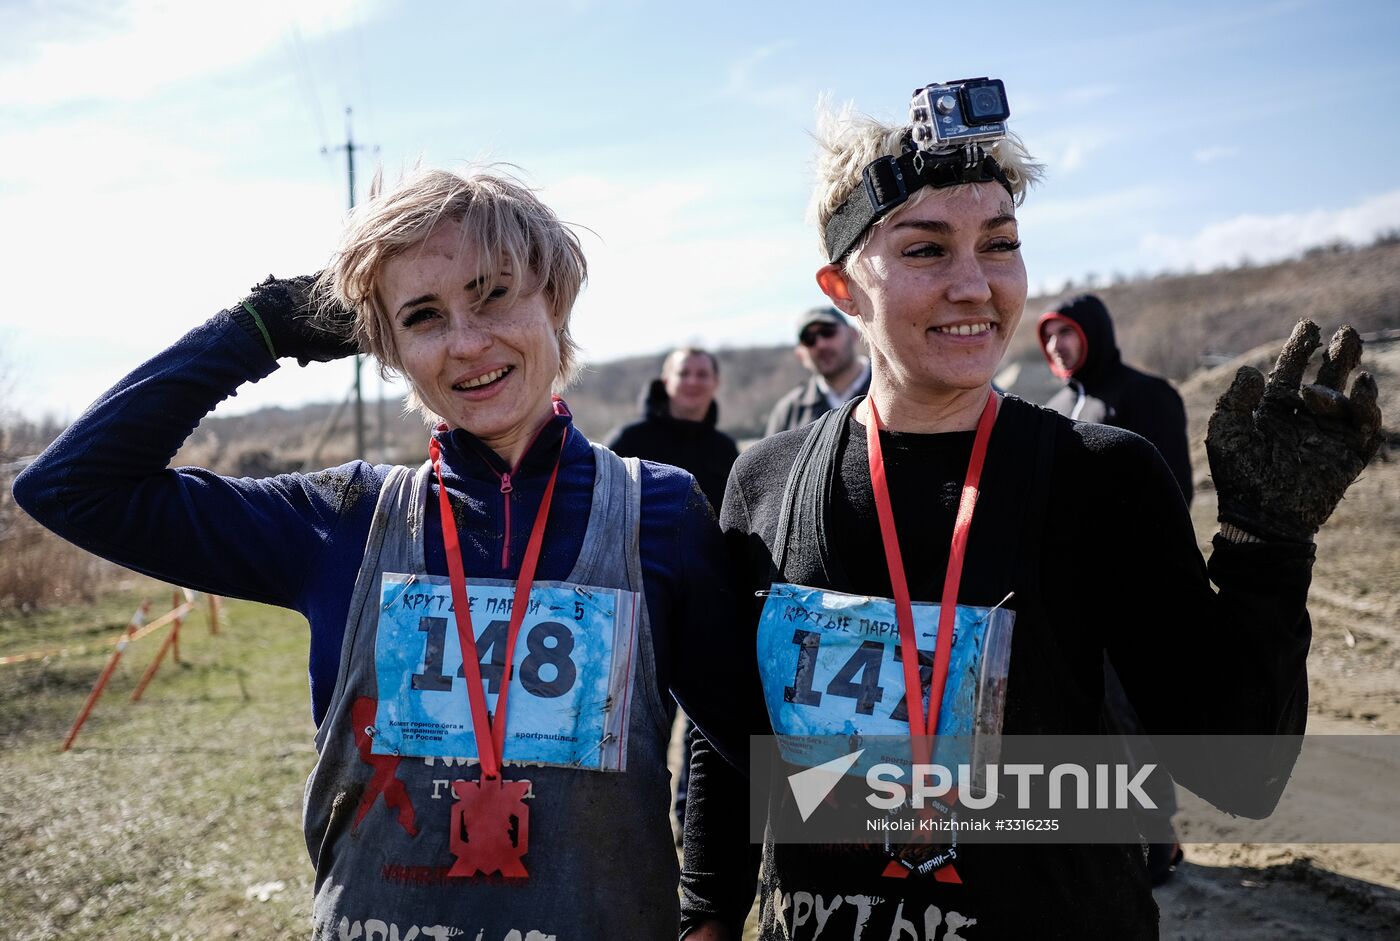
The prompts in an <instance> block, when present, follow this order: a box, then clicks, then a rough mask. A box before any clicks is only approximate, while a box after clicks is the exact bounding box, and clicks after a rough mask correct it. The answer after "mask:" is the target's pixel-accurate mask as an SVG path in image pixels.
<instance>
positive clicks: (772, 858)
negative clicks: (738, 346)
mask: <svg viewBox="0 0 1400 941" xmlns="http://www.w3.org/2000/svg"><path fill="white" fill-rule="evenodd" d="M1037 413H1039V410H1036V409H1034V407H1032V406H1029V405H1027V404H1026V403H1023V402H1020V401H1019V400H1015V399H1013V398H1008V399H1006V400H1005V401H1004V403H1003V407H1002V415H1001V416H1000V418H999V419H998V423H997V427H996V430H995V431H994V432H993V435H992V438H991V442H990V447H989V451H988V454H987V461H986V467H985V470H984V472H983V477H982V490H981V498H980V500H979V503H978V508H977V515H976V517H975V518H974V522H973V526H972V530H971V535H970V542H969V546H968V555H967V561H966V565H965V568H964V573H963V589H962V591H961V593H960V602H961V603H963V604H973V605H986V606H991V605H995V604H996V603H997V602H998V601H1000V600H1001V595H1000V594H999V592H1001V591H1002V587H1003V585H1004V583H1005V580H1006V576H1007V570H1008V569H1012V570H1014V572H1015V574H1014V575H1013V576H1012V579H1011V580H1012V583H1013V584H1014V587H1015V588H1016V591H1017V596H1016V598H1015V599H1013V601H1012V602H1011V603H1010V607H1012V608H1013V609H1015V610H1017V621H1016V626H1015V632H1014V640H1013V647H1012V655H1011V664H1010V674H1009V677H1008V679H1007V697H1008V699H1007V704H1006V712H1005V720H1004V732H1005V733H1006V734H1026V733H1081V734H1093V733H1095V732H1097V731H1098V730H1099V724H1098V723H1099V715H1100V710H1101V706H1102V699H1103V657H1104V652H1105V651H1107V653H1108V655H1109V658H1110V659H1111V661H1112V662H1113V664H1114V666H1115V667H1116V669H1117V670H1118V672H1119V675H1120V676H1121V678H1122V681H1123V686H1124V687H1125V689H1126V690H1127V692H1128V694H1129V696H1130V697H1131V700H1132V702H1133V704H1134V706H1135V707H1136V708H1137V710H1138V713H1139V715H1140V716H1141V717H1142V720H1143V723H1144V726H1145V728H1146V729H1147V731H1148V732H1150V733H1154V734H1166V733H1192V732H1215V733H1224V732H1238V733H1269V734H1271V733H1299V732H1301V731H1302V728H1303V724H1304V718H1305V714H1306V705H1307V700H1306V696H1307V683H1306V673H1305V661H1306V655H1307V649H1308V642H1309V637H1310V625H1309V621H1308V616H1307V611H1306V608H1305V603H1306V597H1307V588H1308V583H1309V579H1310V572H1311V565H1312V549H1311V547H1309V546H1294V545H1274V544H1270V545H1233V544H1229V543H1225V542H1223V541H1222V540H1220V539H1218V538H1217V541H1216V546H1215V551H1214V552H1213V554H1212V557H1211V561H1210V564H1209V566H1207V565H1206V564H1205V562H1204V561H1203V559H1202V558H1201V555H1200V552H1199V551H1198V549H1197V548H1196V543H1195V536H1194V533H1193V531H1192V527H1191V522H1190V518H1189V516H1188V514H1187V512H1186V508H1185V505H1184V503H1183V501H1182V498H1181V494H1180V491H1179V490H1178V488H1177V485H1176V482H1175V480H1174V479H1173V477H1172V475H1171V473H1170V471H1169V470H1168V469H1167V467H1166V466H1165V465H1164V463H1163V461H1162V459H1161V457H1160V456H1159V455H1158V454H1157V453H1156V452H1155V451H1154V450H1153V449H1152V448H1151V447H1150V446H1149V445H1148V444H1147V443H1146V442H1145V441H1143V440H1142V439H1141V438H1138V437H1136V436H1134V435H1129V434H1125V433H1123V432H1121V431H1119V430H1117V429H1114V428H1109V427H1105V426H1101V425H1091V424H1075V423H1071V422H1068V421H1065V420H1063V419H1060V418H1054V419H1052V420H1053V421H1055V422H1056V423H1057V425H1058V427H1057V428H1056V433H1055V439H1054V446H1053V449H1052V451H1051V454H1052V456H1051V459H1050V460H1049V461H1048V462H1047V463H1048V466H1036V467H1033V468H1029V469H1028V468H1027V467H1026V464H1027V462H1032V461H1035V459H1036V458H1035V455H1036V448H1035V441H1034V440H1033V436H1032V435H1031V434H1030V433H1029V432H1028V431H1027V429H1028V428H1029V427H1030V425H1031V424H1032V422H1030V421H1029V419H1030V417H1031V416H1035V415H1036V414H1037ZM810 433H812V428H804V429H799V430H797V431H793V432H788V433H785V434H781V435H778V436H776V437H773V438H769V439H766V440H765V441H763V442H760V443H759V444H758V445H755V446H754V447H753V448H752V449H750V450H749V451H747V452H745V453H744V454H743V455H742V456H741V457H740V460H739V462H738V463H737V464H736V465H735V469H734V473H733V475H732V476H731V478H730V484H729V489H728V492H727V493H726V496H725V504H724V507H725V509H724V514H723V519H722V521H721V522H722V528H723V529H724V532H725V537H726V539H727V541H728V543H729V550H730V553H731V562H732V565H733V569H734V576H733V577H734V579H735V593H736V595H737V596H738V597H739V598H740V599H741V602H740V603H741V604H742V599H745V598H747V599H751V600H752V607H751V608H750V610H749V612H748V615H749V616H748V617H747V618H746V619H745V621H744V623H743V625H742V626H741V627H740V629H739V630H737V631H736V633H735V637H734V639H733V644H734V646H735V648H736V650H743V651H744V652H745V653H748V652H749V651H751V650H752V649H753V636H754V635H753V628H754V625H755V624H756V623H757V619H758V614H759V611H760V609H761V606H762V601H761V600H760V599H757V598H756V597H755V595H754V593H755V592H756V591H760V590H762V589H766V588H768V587H769V585H770V584H771V583H772V582H775V581H787V582H794V583H799V584H817V585H818V587H827V588H832V589H835V590H840V591H846V592H852V593H856V594H863V595H871V596H879V597H889V595H890V593H891V589H890V579H889V573H888V571H887V570H886V568H885V564H884V559H885V556H884V552H883V549H882V547H881V542H880V533H879V526H878V523H877V520H876V516H875V513H874V504H873V497H872V493H871V489H870V483H869V470H868V465H867V455H866V446H865V429H864V427H863V426H861V425H860V424H859V423H858V422H856V421H855V420H854V419H853V418H852V419H850V420H849V421H848V423H847V426H846V427H845V428H844V430H843V436H842V440H841V446H840V449H839V453H838V456H837V459H836V465H835V468H834V479H833V480H832V481H831V501H830V506H829V508H828V509H827V511H826V515H825V520H826V527H825V528H826V532H827V534H829V535H828V538H827V540H826V542H825V543H824V544H821V543H819V541H817V540H798V541H794V542H791V543H790V544H789V547H788V553H789V554H788V558H787V563H786V566H785V568H784V570H783V571H782V572H777V571H776V570H775V568H774V563H773V558H772V555H771V553H772V550H773V547H774V545H775V541H776V535H777V532H776V531H777V525H778V520H779V516H780V513H781V507H782V500H783V493H784V484H785V481H786V479H787V475H788V472H789V470H790V469H791V467H792V465H793V462H794V459H795V457H796V455H797V453H798V451H799V448H800V447H801V445H802V443H803V441H804V439H805V438H806V436H807V435H808V434H810ZM972 437H973V436H972V433H971V432H962V433H950V434H938V435H910V434H890V433H886V434H883V435H882V439H881V440H882V447H883V451H884V456H885V463H886V471H887V475H888V480H889V487H890V494H891V501H892V504H893V507H894V513H895V518H896V529H897V531H898V534H899V543H900V548H901V552H902V555H903V561H904V568H905V574H906V577H907V579H908V582H909V588H910V593H911V595H912V597H913V599H914V600H916V601H919V600H923V601H937V600H938V598H939V595H940V592H941V587H942V580H943V575H944V568H945V566H946V563H947V557H948V544H949V539H950V534H951V531H952V525H953V519H954V516H955V513H956V507H957V499H958V493H959V491H960V488H961V485H962V479H963V475H964V472H965V470H966V466H967V460H968V456H969V454H970V451H971V445H972ZM1040 474H1047V475H1049V476H1048V479H1047V480H1048V489H1047V493H1048V502H1047V504H1046V506H1045V507H1044V508H1043V509H1044V513H1043V515H1037V514H1035V513H1030V514H1028V513H1026V512H1025V507H1024V494H1023V491H1024V490H1025V483H1026V481H1027V480H1028V479H1031V480H1033V479H1034V475H1040ZM823 579H824V580H825V581H826V582H828V583H827V584H821V581H822V580H823ZM1212 581H1213V582H1214V583H1215V584H1216V585H1217V586H1219V591H1218V592H1217V591H1216V590H1215V589H1214V588H1212V585H1211V582H1212ZM760 709H761V707H760ZM750 726H751V729H753V730H754V731H755V732H768V731H769V729H768V721H767V715H766V714H765V713H763V712H761V711H760V712H757V714H754V715H752V716H751V717H750ZM1263 773H1264V772H1263V771H1262V770H1261V774H1263ZM1228 774H1230V773H1227V778H1226V779H1216V778H1209V777H1201V776H1199V775H1197V776H1194V777H1192V776H1188V777H1186V778H1179V780H1181V783H1182V784H1184V785H1186V786H1188V787H1190V788H1192V789H1193V790H1195V791H1197V792H1198V793H1200V794H1202V796H1205V797H1207V798H1208V799H1211V800H1212V801H1214V802H1216V803H1218V804H1220V805H1221V806H1223V807H1225V808H1226V809H1233V810H1237V811H1243V812H1258V811H1259V808H1260V806H1261V802H1262V804H1263V805H1265V806H1267V805H1268V803H1269V800H1270V798H1269V797H1268V796H1267V795H1266V796H1263V797H1259V796H1258V793H1257V792H1258V790H1259V787H1260V786H1262V785H1259V784H1258V782H1245V781H1241V780H1238V779H1234V778H1228ZM742 787H743V785H742V782H741V781H739V780H738V779H737V778H736V777H735V776H734V775H733V774H732V773H731V772H730V771H729V770H728V769H726V768H724V767H723V766H722V764H719V763H717V762H716V761H715V760H714V755H713V753H712V752H711V751H710V749H709V748H708V746H707V743H705V742H704V741H703V740H697V742H696V745H695V749H694V754H693V757H692V769H691V784H690V795H689V805H688V810H687V825H686V842H687V846H686V862H685V866H684V869H683V873H682V887H683V904H682V912H683V918H684V924H685V925H686V926H691V925H694V924H696V923H698V922H699V921H701V920H703V919H704V918H707V917H716V918H719V919H721V920H722V921H725V922H727V923H728V924H729V925H730V926H731V928H732V929H733V930H736V931H737V928H738V924H739V923H740V922H741V921H742V919H743V915H744V913H745V911H746V910H747V907H748V903H749V901H750V900H751V899H752V888H753V881H752V880H753V868H752V863H751V862H750V861H749V856H750V853H749V848H748V846H747V845H746V834H747V831H746V830H745V829H744V828H743V827H742V822H743V818H744V817H745V815H746V814H747V805H746V803H745V801H746V794H745V792H744V791H743V790H742ZM1274 797H1275V798H1276V794H1275V795H1274ZM736 820H737V821H738V822H737V823H736ZM1133 852H1135V848H1133V847H1126V846H1109V845H1105V846H1079V845H1057V846H987V845H980V846H979V845H974V846H966V847H962V848H960V853H959V864H958V869H959V872H960V873H961V874H962V878H963V884H962V885H957V886H949V885H945V884H941V883H933V882H932V881H931V880H928V879H924V880H921V881H916V880H912V879H911V880H909V882H908V884H904V885H901V884H899V883H892V882H891V880H881V879H879V878H876V874H877V873H878V871H879V867H878V866H873V865H871V862H870V860H869V858H868V854H867V855H866V856H862V854H861V851H859V850H856V849H853V848H843V849H836V850H829V851H815V850H814V848H813V847H792V846H787V847H784V846H782V845H777V846H774V845H771V844H770V845H767V846H765V847H764V856H763V864H762V869H761V876H760V882H761V889H762V893H761V911H762V923H763V925H764V931H763V937H765V938H767V937H778V936H780V932H779V929H778V927H777V924H778V922H783V924H784V925H785V926H787V928H788V929H789V930H791V928H792V927H793V926H792V924H791V922H792V919H793V917H794V916H793V911H792V900H793V898H794V893H808V894H810V895H813V896H817V895H821V894H823V893H825V894H826V897H827V903H828V904H830V903H831V902H832V901H833V900H834V898H835V897H836V896H837V895H840V896H842V897H845V896H855V895H861V896H864V895H872V896H876V897H878V898H880V899H883V901H882V902H881V903H880V904H876V905H875V906H874V907H873V909H872V910H871V914H870V920H869V922H868V923H867V926H866V928H865V932H864V934H862V935H859V936H860V937H864V938H881V939H883V938H885V937H887V936H889V933H890V930H891V922H892V919H893V912H894V911H895V909H896V906H897V905H898V904H899V903H900V901H901V900H909V901H910V903H911V904H910V907H909V908H907V909H906V910H905V915H906V916H908V915H909V912H910V911H912V910H914V907H915V905H917V910H918V911H920V912H922V911H924V910H925V907H926V906H928V905H930V904H932V905H936V906H938V907H939V908H940V909H941V910H942V911H943V912H944V913H945V914H946V913H949V912H953V913H956V914H957V916H958V919H964V920H965V919H976V920H977V921H978V923H979V927H978V928H977V929H976V930H974V929H973V928H972V927H971V926H968V927H966V928H965V929H964V930H963V931H962V933H960V934H958V935H957V936H958V937H965V938H968V939H969V941H971V939H974V938H1002V937H1041V938H1048V937H1106V938H1107V937H1112V938H1133V937H1146V938H1152V937H1156V924H1157V911H1156V907H1155V904H1154V903H1153V902H1152V898H1151V893H1150V890H1149V889H1148V886H1147V884H1146V880H1145V876H1144V875H1143V872H1142V867H1141V864H1140V862H1138V861H1135V860H1134V859H1133V858H1132V853H1133ZM858 910H859V909H857V908H856V907H855V906H852V905H847V906H845V908H844V909H840V908H838V910H837V912H836V913H833V914H832V915H831V916H830V920H829V921H828V922H826V923H825V924H826V927H825V930H824V933H823V935H822V936H823V937H827V936H830V937H841V938H846V937H852V936H853V934H852V930H853V926H852V924H851V923H850V922H849V919H850V918H851V917H852V915H853V913H854V912H856V911H858ZM838 915H839V916H840V917H838ZM842 919H847V920H842ZM915 920H916V921H917V919H915ZM954 920H955V919H951V918H950V919H949V920H948V921H947V924H948V926H949V927H952V926H953V922H954ZM963 923H964V922H963V921H959V924H963ZM815 926H816V923H815V920H813V921H811V922H809V923H807V924H805V925H803V926H801V930H798V931H797V932H796V934H795V936H796V937H809V936H811V935H810V932H812V931H813V929H814V928H815ZM804 932H807V933H804ZM781 936H782V937H788V936H789V935H787V934H782V935H781ZM939 937H942V935H939Z"/></svg>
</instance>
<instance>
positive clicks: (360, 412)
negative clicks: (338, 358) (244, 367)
mask: <svg viewBox="0 0 1400 941" xmlns="http://www.w3.org/2000/svg"><path fill="white" fill-rule="evenodd" d="M364 149H365V145H364V144H357V143H355V139H354V137H353V136H352V134H351V133H350V108H348V107H347V108H346V109H345V143H343V144H340V145H338V146H336V147H322V148H321V153H323V154H328V153H330V152H331V151H333V150H343V151H345V175H346V180H347V182H348V183H349V186H350V208H351V209H354V208H355V151H357V150H364ZM363 365H364V356H362V355H361V354H359V353H356V354H355V456H356V457H357V458H360V459H361V460H363V459H364V458H365V399H364V393H363V391H362V389H361V386H360V368H361V367H362V366H363Z"/></svg>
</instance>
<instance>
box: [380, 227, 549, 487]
mask: <svg viewBox="0 0 1400 941" xmlns="http://www.w3.org/2000/svg"><path fill="white" fill-rule="evenodd" d="M479 257H480V253H479V252H478V251H477V246H476V244H475V241H474V236H473V235H472V233H470V232H464V231H463V227H462V224H461V222H460V221H455V220H450V219H449V220H445V221H443V222H441V223H439V224H438V225H437V226H436V227H435V228H434V229H433V230H432V232H430V233H429V235H428V237H427V238H426V239H424V240H423V241H422V242H420V243H418V244H417V245H415V246H413V247H412V248H409V249H408V250H407V251H404V252H401V253H400V254H398V255H395V256H394V257H393V258H391V259H389V260H388V261H386V262H385V263H384V268H383V273H382V277H381V280H380V300H381V301H382V303H383V307H384V310H385V311H386V312H387V313H388V318H389V323H390V326H391V330H392V337H393V343H394V348H395V351H396V353H397V356H398V359H399V363H400V365H401V368H402V371H403V372H404V374H405V375H407V377H408V380H409V382H410V383H412V385H413V389H414V391H415V392H416V393H417V395H418V398H419V399H420V400H421V401H422V403H423V404H424V405H425V406H427V407H428V408H429V409H430V410H432V411H433V412H435V413H436V414H437V415H439V416H440V417H441V418H442V420H443V421H445V422H446V423H447V425H448V426H449V427H451V428H462V429H464V430H466V431H468V432H470V433H471V434H473V435H475V436H476V437H478V438H480V439H481V440H482V441H483V442H485V443H486V444H487V445H488V446H489V447H491V448H492V449H493V450H495V451H496V452H497V453H498V454H500V455H501V456H502V457H503V458H505V459H506V460H507V462H508V463H511V464H514V463H515V462H516V460H517V459H518V457H519V456H520V454H523V452H524V449H525V447H526V446H527V445H528V443H529V441H530V439H531V438H533V437H534V434H535V432H536V431H537V430H538V428H539V426H540V425H541V423H543V422H544V421H546V420H547V419H548V417H549V415H550V414H551V395H550V393H551V390H552V388H553V384H554V381H555V379H556V378H557V377H558V375H559V337H558V332H557V331H558V328H557V326H556V325H555V323H554V321H553V318H552V317H551V315H550V307H549V302H548V299H547V297H546V295H545V292H544V291H542V290H540V283H539V282H540V279H539V278H538V277H537V276H536V275H535V273H534V272H530V271H502V272H500V274H499V275H498V276H497V277H496V284H495V285H494V287H493V288H492V289H491V290H490V291H489V292H487V291H486V290H485V286H486V283H487V282H488V281H489V280H490V279H491V275H492V272H490V271H485V270H480V269H479V261H478V259H479Z"/></svg>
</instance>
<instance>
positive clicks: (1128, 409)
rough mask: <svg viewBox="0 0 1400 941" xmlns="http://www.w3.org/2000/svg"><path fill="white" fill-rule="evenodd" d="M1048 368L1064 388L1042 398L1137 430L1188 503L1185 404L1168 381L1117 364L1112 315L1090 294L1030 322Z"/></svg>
mask: <svg viewBox="0 0 1400 941" xmlns="http://www.w3.org/2000/svg"><path fill="white" fill-rule="evenodd" d="M1036 333H1037V336H1038V337H1039V339H1040V348H1041V351H1042V352H1043V353H1044V354H1045V359H1046V360H1047V361H1048V362H1049V363H1050V371H1051V372H1053V373H1054V374H1055V375H1056V376H1057V377H1059V378H1060V379H1063V380H1065V387H1064V388H1063V389H1061V390H1060V391H1059V392H1057V393H1056V394H1055V396H1054V397H1053V398H1051V399H1050V401H1048V402H1046V403H1045V405H1046V407H1047V408H1052V409H1054V410H1055V411H1057V412H1059V413H1060V414H1061V415H1064V416H1065V417H1066V418H1072V419H1074V420H1076V421H1088V422H1096V423H1098V424H1100V425H1113V426H1115V427H1117V428H1125V429H1127V430H1128V431H1131V432H1133V433H1134V434H1138V435H1141V436H1142V437H1144V438H1146V439H1147V440H1148V441H1150V442H1152V444H1153V446H1154V447H1156V448H1157V451H1158V452H1159V453H1160V454H1161V455H1162V457H1163V459H1165V460H1166V462H1167V467H1169V468H1171V472H1172V476H1173V477H1175V478H1176V482H1177V484H1178V485H1179V486H1180V487H1181V495H1182V497H1183V498H1184V499H1185V500H1186V503H1187V504H1188V505H1190V503H1191V456H1190V453H1189V450H1188V447H1187V444H1186V408H1185V406H1183V405H1182V404H1181V396H1179V395H1177V393H1176V390H1175V389H1173V388H1172V386H1171V383H1169V382H1167V380H1165V379H1162V378H1161V377H1159V376H1152V375H1148V374H1147V373H1145V372H1141V371H1139V370H1136V369H1133V368H1132V367H1131V366H1127V365H1125V364H1124V363H1123V359H1122V356H1121V354H1120V353H1119V352H1118V343H1117V341H1116V340H1115V339H1114V336H1113V320H1112V319H1111V318H1110V317H1109V315H1108V308H1107V307H1105V306H1104V303H1103V301H1101V300H1099V299H1098V297H1096V296H1095V295H1093V294H1081V295H1079V296H1078V297H1072V298H1070V299H1069V300H1067V301H1065V302H1064V303H1062V304H1060V306H1058V307H1056V308H1055V309H1054V310H1052V311H1049V312H1047V313H1045V314H1043V315H1041V318H1040V322H1039V323H1038V324H1037V325H1036Z"/></svg>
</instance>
